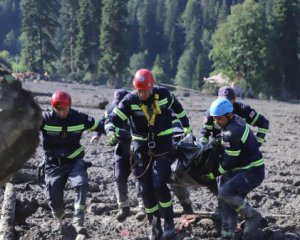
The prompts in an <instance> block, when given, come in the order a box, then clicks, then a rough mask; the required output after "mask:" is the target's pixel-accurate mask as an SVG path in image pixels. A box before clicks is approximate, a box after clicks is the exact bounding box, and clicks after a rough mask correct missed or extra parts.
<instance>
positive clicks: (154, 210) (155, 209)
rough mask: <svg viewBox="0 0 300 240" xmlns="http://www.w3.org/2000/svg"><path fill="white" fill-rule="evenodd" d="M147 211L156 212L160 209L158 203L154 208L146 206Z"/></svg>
mask: <svg viewBox="0 0 300 240" xmlns="http://www.w3.org/2000/svg"><path fill="white" fill-rule="evenodd" d="M145 211H146V213H154V212H156V211H158V205H155V206H154V207H153V208H146V207H145Z"/></svg>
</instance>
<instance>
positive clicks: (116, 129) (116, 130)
mask: <svg viewBox="0 0 300 240" xmlns="http://www.w3.org/2000/svg"><path fill="white" fill-rule="evenodd" d="M119 131H120V128H118V127H116V128H115V133H116V134H117V136H118V137H119Z"/></svg>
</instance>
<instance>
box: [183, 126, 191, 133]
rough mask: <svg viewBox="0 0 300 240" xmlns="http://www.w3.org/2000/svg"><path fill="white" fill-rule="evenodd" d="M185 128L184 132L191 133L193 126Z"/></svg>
mask: <svg viewBox="0 0 300 240" xmlns="http://www.w3.org/2000/svg"><path fill="white" fill-rule="evenodd" d="M183 130H184V133H191V132H192V129H191V127H187V128H183Z"/></svg>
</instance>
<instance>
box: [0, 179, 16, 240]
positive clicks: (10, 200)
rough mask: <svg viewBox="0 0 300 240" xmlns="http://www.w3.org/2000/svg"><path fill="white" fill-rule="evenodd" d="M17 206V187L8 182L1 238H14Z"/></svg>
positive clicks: (2, 215) (11, 239)
mask: <svg viewBox="0 0 300 240" xmlns="http://www.w3.org/2000/svg"><path fill="white" fill-rule="evenodd" d="M15 207H16V192H15V187H14V185H13V184H11V183H7V184H6V188H5V192H4V200H3V205H2V212H1V221H0V240H13V239H15V236H14V216H15Z"/></svg>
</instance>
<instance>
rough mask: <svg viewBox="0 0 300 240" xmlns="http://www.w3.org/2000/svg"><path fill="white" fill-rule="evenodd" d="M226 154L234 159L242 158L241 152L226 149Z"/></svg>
mask: <svg viewBox="0 0 300 240" xmlns="http://www.w3.org/2000/svg"><path fill="white" fill-rule="evenodd" d="M225 152H226V153H227V154H228V155H229V156H232V157H238V156H240V153H241V150H236V151H232V150H227V149H225Z"/></svg>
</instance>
